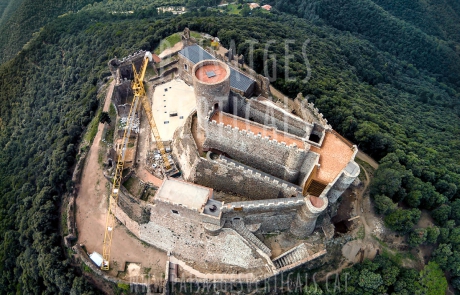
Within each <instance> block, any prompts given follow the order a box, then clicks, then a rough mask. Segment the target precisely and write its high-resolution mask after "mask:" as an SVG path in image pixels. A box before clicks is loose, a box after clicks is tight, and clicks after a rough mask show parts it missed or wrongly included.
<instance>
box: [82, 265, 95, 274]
mask: <svg viewBox="0 0 460 295" xmlns="http://www.w3.org/2000/svg"><path fill="white" fill-rule="evenodd" d="M81 268H82V269H83V272H87V273H92V272H93V270H92V269H91V267H89V266H88V265H86V264H84V263H82V266H81Z"/></svg>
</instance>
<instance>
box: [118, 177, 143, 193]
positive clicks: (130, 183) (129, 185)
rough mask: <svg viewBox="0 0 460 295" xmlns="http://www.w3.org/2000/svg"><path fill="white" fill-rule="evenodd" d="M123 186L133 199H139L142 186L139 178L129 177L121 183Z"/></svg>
mask: <svg viewBox="0 0 460 295" xmlns="http://www.w3.org/2000/svg"><path fill="white" fill-rule="evenodd" d="M123 186H124V187H125V188H126V189H127V190H128V192H129V193H130V194H131V195H133V196H135V197H139V196H140V194H141V193H142V189H143V186H142V185H141V184H140V181H139V178H137V177H135V176H131V177H130V178H129V179H128V180H126V181H125V182H124V183H123Z"/></svg>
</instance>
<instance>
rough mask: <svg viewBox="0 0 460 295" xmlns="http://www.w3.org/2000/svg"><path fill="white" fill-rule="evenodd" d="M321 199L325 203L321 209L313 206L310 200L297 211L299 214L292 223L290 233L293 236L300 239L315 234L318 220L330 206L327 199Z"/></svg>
mask: <svg viewBox="0 0 460 295" xmlns="http://www.w3.org/2000/svg"><path fill="white" fill-rule="evenodd" d="M320 199H321V200H322V201H323V206H321V208H317V207H315V206H313V204H312V203H311V202H310V200H309V199H308V198H306V199H305V201H306V204H305V206H302V207H301V208H300V209H299V210H297V214H296V215H295V216H294V220H293V221H292V224H291V227H290V231H291V233H292V234H293V235H295V236H297V237H299V238H306V237H308V236H309V235H311V234H312V233H313V231H314V230H315V227H316V219H317V218H318V217H319V216H320V215H321V214H322V213H323V212H324V211H325V210H326V208H327V206H328V204H329V203H328V200H327V198H324V197H323V198H320Z"/></svg>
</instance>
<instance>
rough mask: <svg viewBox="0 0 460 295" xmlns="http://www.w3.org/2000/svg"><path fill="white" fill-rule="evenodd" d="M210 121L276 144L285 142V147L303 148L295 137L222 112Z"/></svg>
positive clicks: (301, 142) (217, 113)
mask: <svg viewBox="0 0 460 295" xmlns="http://www.w3.org/2000/svg"><path fill="white" fill-rule="evenodd" d="M211 120H215V121H216V122H217V123H224V125H230V126H232V127H233V128H234V127H238V128H239V129H240V130H247V131H252V132H254V135H257V134H260V135H261V136H262V137H265V136H268V137H269V138H270V139H271V140H273V139H275V140H276V141H278V142H285V143H286V145H292V144H294V143H295V144H296V145H297V147H298V148H301V149H304V148H305V143H304V142H303V141H302V140H301V139H300V138H296V137H295V136H292V135H289V134H287V133H285V132H282V131H279V130H276V129H274V128H272V127H267V126H261V125H260V124H257V123H254V122H252V121H249V120H246V119H243V118H239V117H236V116H230V115H228V114H226V113H222V112H216V113H215V114H214V115H213V116H212V118H211Z"/></svg>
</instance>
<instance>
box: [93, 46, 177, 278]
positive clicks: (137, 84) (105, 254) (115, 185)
mask: <svg viewBox="0 0 460 295" xmlns="http://www.w3.org/2000/svg"><path fill="white" fill-rule="evenodd" d="M149 61H152V54H151V53H150V52H146V54H145V57H144V59H143V61H142V66H141V69H140V73H138V72H137V71H136V68H135V66H134V64H133V72H134V81H133V82H132V84H131V87H132V89H133V92H134V98H133V103H132V104H131V108H130V110H129V115H128V120H127V123H126V129H125V132H124V133H123V141H122V145H121V152H119V153H118V160H117V166H116V170H115V176H114V178H113V182H112V191H111V193H110V198H109V210H108V212H107V216H106V222H105V233H104V244H103V250H102V258H103V262H102V265H101V269H102V270H109V268H110V265H109V264H110V249H111V247H112V237H113V230H114V228H115V213H116V208H117V204H118V193H119V191H120V186H121V181H122V178H123V167H124V162H125V152H126V149H127V146H128V141H129V137H130V135H131V129H132V127H131V126H132V122H133V120H134V114H135V112H136V109H137V107H138V104H139V100H141V101H142V106H143V108H144V110H145V113H146V114H147V118H148V120H149V124H150V128H151V130H152V133H153V135H154V137H155V141H156V144H157V147H158V149H159V150H160V153H161V155H162V157H163V161H164V165H165V167H166V170H169V169H170V168H171V164H170V163H169V160H168V157H167V155H166V151H165V148H164V145H163V142H162V141H161V137H160V133H159V132H158V129H157V127H156V124H155V120H154V119H153V115H152V108H151V107H150V104H149V102H148V99H147V97H146V96H145V89H144V82H143V80H144V76H145V71H146V70H147V65H148V63H149ZM165 176H166V175H165Z"/></svg>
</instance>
